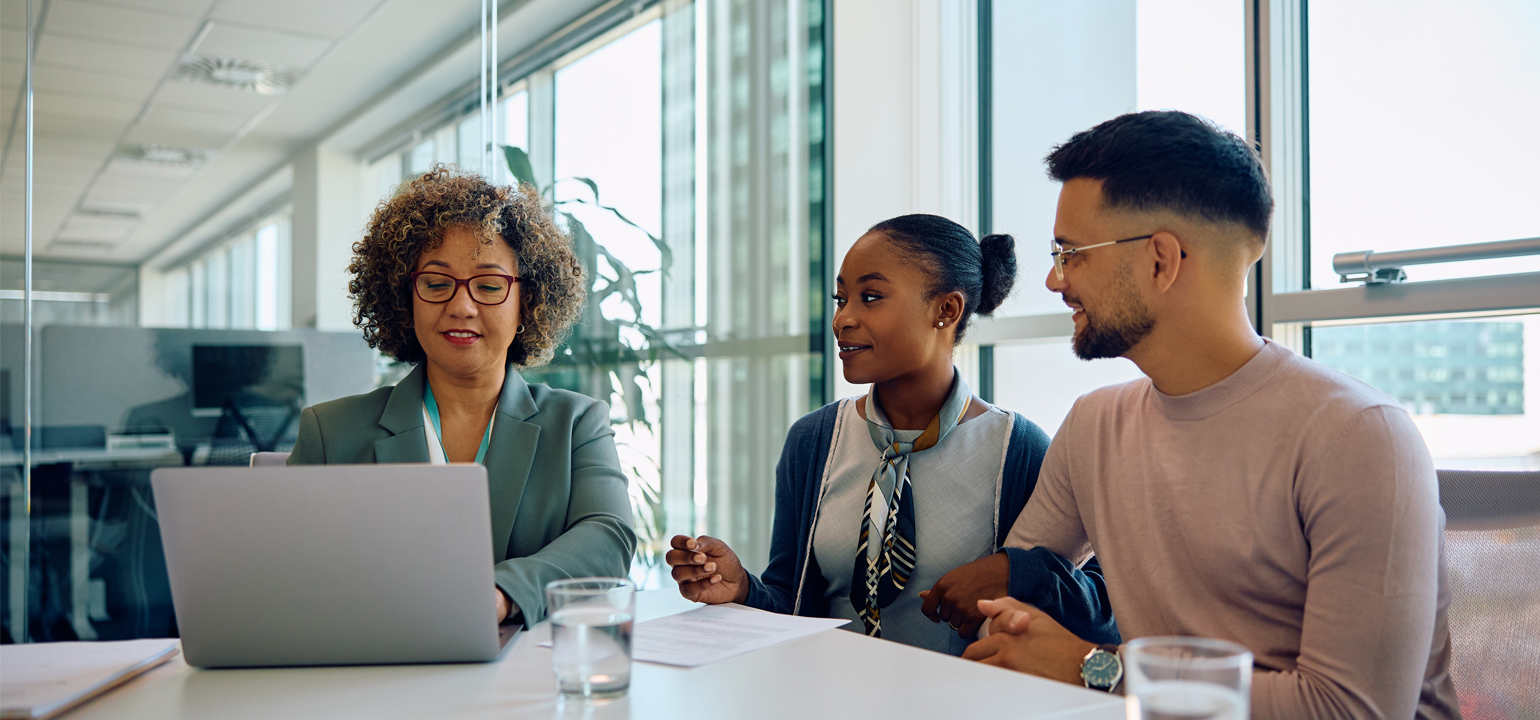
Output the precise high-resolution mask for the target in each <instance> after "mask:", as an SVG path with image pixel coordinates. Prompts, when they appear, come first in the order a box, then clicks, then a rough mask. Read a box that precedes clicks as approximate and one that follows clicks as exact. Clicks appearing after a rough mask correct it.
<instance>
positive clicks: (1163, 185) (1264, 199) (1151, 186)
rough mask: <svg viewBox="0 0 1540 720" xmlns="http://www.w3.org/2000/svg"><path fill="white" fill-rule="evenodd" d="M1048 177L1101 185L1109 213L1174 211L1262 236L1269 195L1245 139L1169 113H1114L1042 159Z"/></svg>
mask: <svg viewBox="0 0 1540 720" xmlns="http://www.w3.org/2000/svg"><path fill="white" fill-rule="evenodd" d="M1046 161H1047V163H1048V176H1049V177H1051V178H1053V179H1054V180H1057V181H1059V182H1061V183H1063V182H1069V181H1070V180H1074V179H1076V178H1090V179H1093V180H1100V181H1102V197H1103V199H1104V201H1105V202H1106V204H1107V206H1108V207H1112V208H1122V209H1127V210H1136V211H1137V210H1173V211H1176V212H1178V213H1181V214H1184V215H1190V216H1195V217H1200V218H1203V219H1205V220H1209V221H1214V222H1232V223H1237V224H1240V225H1244V226H1245V227H1246V228H1247V229H1249V230H1250V231H1251V232H1252V233H1253V234H1255V235H1256V236H1257V238H1258V239H1265V238H1266V237H1267V228H1268V224H1269V223H1270V222H1271V220H1272V216H1273V192H1272V188H1271V186H1270V185H1269V184H1268V181H1267V171H1266V170H1263V169H1262V159H1261V158H1260V157H1258V155H1257V153H1256V151H1255V150H1253V149H1252V147H1251V146H1250V145H1247V144H1246V141H1245V140H1242V139H1241V138H1239V137H1237V136H1236V135H1235V134H1234V133H1231V132H1228V131H1226V130H1223V129H1221V128H1220V127H1219V126H1218V125H1215V124H1214V123H1212V122H1210V121H1208V120H1205V119H1203V118H1200V117H1198V116H1196V115H1189V114H1187V113H1184V112H1179V111H1175V110H1151V111H1148V112H1140V113H1130V114H1128V115H1119V116H1118V117H1115V118H1113V119H1111V120H1108V121H1106V122H1104V123H1102V124H1100V125H1097V126H1096V127H1093V128H1091V129H1090V130H1085V131H1082V132H1078V133H1075V134H1074V136H1073V137H1071V138H1070V139H1069V142H1067V143H1064V144H1062V145H1059V146H1057V147H1055V148H1054V149H1053V152H1050V153H1048V157H1047V158H1046Z"/></svg>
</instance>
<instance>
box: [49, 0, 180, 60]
mask: <svg viewBox="0 0 1540 720" xmlns="http://www.w3.org/2000/svg"><path fill="white" fill-rule="evenodd" d="M201 24H202V23H201V21H200V20H199V19H198V18H192V17H186V16H180V15H166V14H163V13H155V12H147V11H144V10H133V9H130V8H123V7H115V6H112V5H93V4H87V3H83V2H78V1H77V0H51V2H49V4H48V20H47V23H46V24H45V25H44V26H43V31H44V32H45V33H63V34H67V35H72V36H76V37H85V38H92V39H95V40H107V41H109V42H119V43H126V44H130V45H143V46H147V47H158V48H162V49H165V50H176V51H180V50H181V49H182V48H184V47H187V41H188V40H191V39H192V36H193V33H194V32H197V30H198V27H199V26H200V25H201Z"/></svg>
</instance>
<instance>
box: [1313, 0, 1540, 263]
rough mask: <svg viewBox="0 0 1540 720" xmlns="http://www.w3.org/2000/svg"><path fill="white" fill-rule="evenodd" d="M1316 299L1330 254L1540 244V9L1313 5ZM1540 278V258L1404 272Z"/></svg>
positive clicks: (1451, 2) (1366, 0)
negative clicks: (1536, 128)
mask: <svg viewBox="0 0 1540 720" xmlns="http://www.w3.org/2000/svg"><path fill="white" fill-rule="evenodd" d="M1308 38H1309V39H1308V53H1309V71H1310V72H1309V74H1310V77H1309V93H1310V98H1309V107H1310V117H1309V148H1308V150H1309V168H1310V170H1309V198H1310V210H1309V212H1310V226H1309V228H1310V235H1309V247H1308V250H1309V254H1310V281H1311V287H1315V288H1333V287H1340V286H1341V283H1340V282H1339V281H1338V278H1337V275H1336V273H1334V272H1333V271H1332V267H1331V261H1332V255H1334V254H1336V253H1340V252H1350V251H1358V250H1374V251H1376V252H1390V251H1395V250H1411V249H1416V248H1426V247H1439V246H1445V245H1461V244H1467V243H1476V242H1488V241H1493V240H1512V239H1518V238H1530V237H1537V236H1540V215H1537V214H1536V212H1535V198H1537V197H1540V176H1537V175H1536V173H1535V172H1534V168H1535V167H1536V166H1537V165H1540V143H1537V142H1534V141H1533V140H1531V139H1530V138H1531V136H1532V135H1533V129H1532V126H1533V124H1534V122H1533V120H1534V118H1535V117H1537V116H1540V51H1537V42H1536V38H1540V10H1537V8H1536V6H1535V4H1534V3H1532V2H1524V1H1523V0H1432V1H1429V2H1417V3H1400V2H1386V1H1384V0H1342V1H1340V2H1328V3H1311V4H1310V6H1309V35H1308ZM1536 271H1540V256H1531V257H1521V258H1506V259H1500V260H1476V261H1467V262H1458V263H1445V264H1441V265H1426V266H1419V267H1412V268H1408V269H1407V275H1408V278H1409V279H1410V280H1413V281H1423V280H1441V279H1446V278H1456V277H1470V276H1480V275H1495V274H1506V273H1526V272H1536Z"/></svg>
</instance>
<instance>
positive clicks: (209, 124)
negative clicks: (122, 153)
mask: <svg viewBox="0 0 1540 720" xmlns="http://www.w3.org/2000/svg"><path fill="white" fill-rule="evenodd" d="M250 119H251V117H250V116H248V115H227V114H225V113H216V112H204V111H202V110H187V109H183V108H174V107H165V106H163V105H155V106H152V107H151V108H150V112H149V114H148V115H146V116H145V118H144V124H145V125H153V126H159V127H174V128H185V129H188V130H201V131H205V132H214V133H225V134H231V133H234V132H235V131H236V130H239V129H240V127H241V126H242V125H245V124H246V122H247V121H248V120H250Z"/></svg>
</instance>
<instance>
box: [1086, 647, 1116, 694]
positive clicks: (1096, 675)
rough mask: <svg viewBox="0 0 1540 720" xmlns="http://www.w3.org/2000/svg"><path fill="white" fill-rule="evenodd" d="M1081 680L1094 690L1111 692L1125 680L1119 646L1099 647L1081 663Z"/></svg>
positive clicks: (1087, 654)
mask: <svg viewBox="0 0 1540 720" xmlns="http://www.w3.org/2000/svg"><path fill="white" fill-rule="evenodd" d="M1080 679H1081V680H1083V681H1085V686H1086V687H1088V688H1091V689H1092V690H1102V691H1107V692H1110V691H1111V690H1112V689H1113V688H1115V687H1117V686H1118V682H1120V681H1121V680H1122V679H1123V660H1122V659H1121V658H1119V657H1118V646H1116V645H1097V646H1096V647H1094V648H1091V652H1088V653H1086V654H1085V659H1084V660H1081V661H1080Z"/></svg>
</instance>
